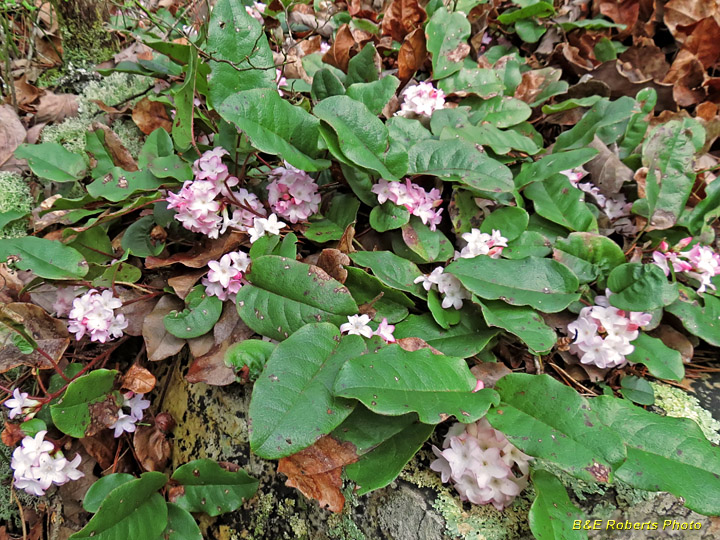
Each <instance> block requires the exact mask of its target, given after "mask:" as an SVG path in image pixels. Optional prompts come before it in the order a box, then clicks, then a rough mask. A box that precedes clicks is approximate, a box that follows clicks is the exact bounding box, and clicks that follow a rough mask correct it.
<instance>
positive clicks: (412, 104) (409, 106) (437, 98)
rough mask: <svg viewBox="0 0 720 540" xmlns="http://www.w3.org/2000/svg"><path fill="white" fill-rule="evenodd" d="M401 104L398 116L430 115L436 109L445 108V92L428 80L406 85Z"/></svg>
mask: <svg viewBox="0 0 720 540" xmlns="http://www.w3.org/2000/svg"><path fill="white" fill-rule="evenodd" d="M402 96H403V104H402V106H401V107H400V110H399V111H398V112H397V113H396V114H397V115H398V116H406V117H413V116H432V113H433V112H435V111H436V110H438V109H444V108H445V93H444V92H443V91H442V90H439V89H438V88H435V87H434V86H433V85H432V84H431V83H429V82H421V83H418V84H416V85H415V86H408V87H407V88H406V89H405V90H404V91H403V93H402Z"/></svg>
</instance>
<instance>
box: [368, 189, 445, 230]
mask: <svg viewBox="0 0 720 540" xmlns="http://www.w3.org/2000/svg"><path fill="white" fill-rule="evenodd" d="M371 191H372V192H373V193H374V194H375V195H377V198H378V202H379V203H380V204H383V203H384V202H385V201H390V202H392V203H393V204H396V205H398V206H404V207H405V208H407V209H408V212H410V213H411V214H412V215H413V216H417V217H419V218H420V220H421V221H422V222H423V223H424V224H425V225H430V230H431V231H434V230H435V229H436V228H437V226H438V225H439V224H440V222H441V221H442V216H441V215H440V214H441V213H442V208H440V209H439V210H438V209H437V207H438V206H440V205H441V204H442V197H441V193H440V190H439V189H436V188H433V189H431V190H430V191H429V192H428V191H425V190H424V189H423V188H421V187H420V186H418V185H417V184H413V183H411V182H410V179H409V178H408V179H405V183H404V184H403V183H402V182H388V181H387V180H385V179H384V178H381V179H380V180H379V181H378V183H377V184H375V185H374V186H373V187H372V189H371Z"/></svg>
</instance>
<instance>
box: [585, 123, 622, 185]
mask: <svg viewBox="0 0 720 540" xmlns="http://www.w3.org/2000/svg"><path fill="white" fill-rule="evenodd" d="M588 146H589V147H590V148H594V149H595V150H597V151H598V154H597V155H596V156H595V157H594V158H593V159H591V160H590V161H589V162H588V163H587V164H586V165H585V166H584V167H585V168H586V169H587V171H588V172H589V173H590V174H591V175H592V179H593V183H594V184H595V185H596V186H597V187H598V188H599V189H600V191H601V192H602V193H603V194H604V195H606V196H608V197H609V196H612V195H615V194H617V193H619V192H620V189H621V188H622V186H623V184H624V183H625V182H630V181H632V179H633V174H634V173H633V170H632V169H631V168H630V167H628V166H627V165H625V164H624V163H623V162H622V161H620V158H618V156H617V155H616V154H615V153H613V152H611V151H610V149H609V148H608V147H607V146H606V145H605V143H604V142H602V141H601V140H600V138H599V137H597V136H595V138H594V139H593V140H592V141H591V142H590V144H588Z"/></svg>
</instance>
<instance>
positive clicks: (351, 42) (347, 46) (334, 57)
mask: <svg viewBox="0 0 720 540" xmlns="http://www.w3.org/2000/svg"><path fill="white" fill-rule="evenodd" d="M356 45H357V42H356V41H355V38H354V37H353V34H352V32H351V31H350V27H349V26H348V25H347V24H343V25H342V26H341V27H340V29H339V30H338V31H337V34H336V35H335V41H333V44H332V46H331V47H330V50H329V51H328V52H326V53H325V54H324V55H323V58H322V60H323V62H325V63H326V64H330V65H331V66H335V67H336V68H338V69H342V70H343V71H347V68H348V63H349V62H350V51H351V49H352V48H353V47H356Z"/></svg>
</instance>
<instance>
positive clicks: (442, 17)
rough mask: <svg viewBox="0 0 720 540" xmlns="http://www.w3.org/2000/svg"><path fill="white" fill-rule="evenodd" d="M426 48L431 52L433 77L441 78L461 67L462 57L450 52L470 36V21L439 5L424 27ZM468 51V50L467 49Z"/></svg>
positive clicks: (462, 15)
mask: <svg viewBox="0 0 720 540" xmlns="http://www.w3.org/2000/svg"><path fill="white" fill-rule="evenodd" d="M425 34H426V35H427V50H428V52H430V53H432V67H433V78H434V79H442V78H443V77H447V76H448V75H452V74H453V73H455V72H456V71H457V70H459V69H460V68H461V67H462V64H463V63H462V57H460V58H456V57H455V56H453V55H452V53H453V52H454V51H455V50H456V49H457V48H458V46H460V45H461V44H462V43H465V42H466V41H467V39H468V38H469V37H470V23H469V22H468V20H467V17H466V16H465V15H464V14H462V13H448V11H447V9H445V7H444V6H443V7H439V8H438V9H437V10H435V12H434V13H433V14H432V17H430V20H429V21H428V23H427V26H426V27H425ZM468 52H469V51H468Z"/></svg>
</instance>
